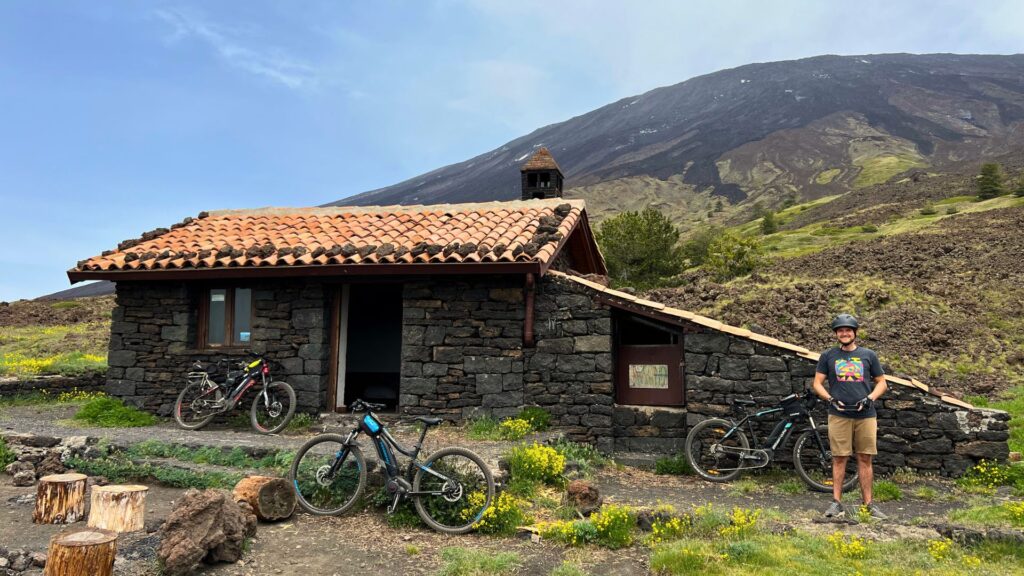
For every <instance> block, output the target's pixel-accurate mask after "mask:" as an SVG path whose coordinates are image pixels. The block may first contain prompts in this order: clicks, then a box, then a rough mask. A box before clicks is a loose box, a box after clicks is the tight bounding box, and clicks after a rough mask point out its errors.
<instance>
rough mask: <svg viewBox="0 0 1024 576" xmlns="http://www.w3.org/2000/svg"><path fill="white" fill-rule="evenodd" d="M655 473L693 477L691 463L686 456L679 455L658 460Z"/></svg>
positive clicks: (655, 464)
mask: <svg viewBox="0 0 1024 576" xmlns="http://www.w3.org/2000/svg"><path fill="white" fill-rule="evenodd" d="M654 473H655V474H672V475H674V476H691V475H693V468H691V467H690V461H689V460H687V459H686V456H684V455H682V454H677V455H675V456H665V457H663V458H658V460H657V461H656V462H655V463H654Z"/></svg>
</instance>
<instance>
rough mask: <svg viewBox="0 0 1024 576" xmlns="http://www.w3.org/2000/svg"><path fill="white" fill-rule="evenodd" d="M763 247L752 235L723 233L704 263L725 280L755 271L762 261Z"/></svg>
mask: <svg viewBox="0 0 1024 576" xmlns="http://www.w3.org/2000/svg"><path fill="white" fill-rule="evenodd" d="M762 253H763V247H762V246H761V243H760V242H759V241H758V240H757V239H756V238H752V237H742V236H736V235H734V234H723V235H722V236H720V237H718V238H717V239H715V241H714V242H713V243H712V244H711V246H710V247H709V248H708V257H707V260H706V261H705V263H704V265H705V266H706V267H707V268H708V270H710V271H711V273H712V274H713V275H714V277H715V279H716V280H718V281H719V282H724V281H726V280H730V279H732V278H737V277H739V276H745V275H747V274H750V273H751V272H753V271H754V270H755V269H756V268H757V267H758V266H760V265H761V263H762Z"/></svg>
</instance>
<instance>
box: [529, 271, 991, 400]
mask: <svg viewBox="0 0 1024 576" xmlns="http://www.w3.org/2000/svg"><path fill="white" fill-rule="evenodd" d="M548 274H551V275H553V276H557V277H559V278H564V279H566V280H569V281H571V282H575V283H577V284H581V285H583V286H586V287H587V288H590V289H592V290H595V291H597V292H600V293H602V294H604V295H606V296H608V297H610V299H611V301H613V302H614V301H620V302H623V303H628V304H631V305H633V306H642V307H644V308H647V309H649V310H650V311H652V312H655V313H658V314H659V315H660V316H663V317H668V318H666V320H668V319H671V318H679V319H682V320H688V321H690V322H693V323H694V324H697V325H700V326H704V327H705V328H710V329H712V330H716V331H718V332H724V333H726V334H731V335H733V336H736V337H738V338H743V339H746V340H750V341H753V342H758V343H760V344H764V345H766V346H772V347H775V348H780V349H782V350H786V351H787V352H792V353H794V354H796V355H797V356H800V357H801V358H806V359H808V360H813V361H817V360H818V357H819V356H821V355H820V354H818V353H817V352H812V351H811V350H808V349H807V348H804V347H803V346H797V345H796V344H790V343H788V342H783V341H782V340H778V339H776V338H772V337H771V336H765V335H763V334H757V333H755V332H751V331H750V330H747V329H746V328H738V327H736V326H730V325H728V324H723V323H722V322H719V321H718V320H713V319H711V318H708V317H706V316H701V315H700V314H694V313H693V312H688V311H686V310H681V309H679V308H672V307H669V306H665V305H664V304H661V303H659V302H653V301H651V300H644V299H643V298H639V297H637V296H634V295H632V294H627V293H626V292H622V291H619V290H613V289H611V288H608V287H607V286H603V285H601V284H598V283H597V282H592V281H590V280H587V279H586V278H580V277H579V276H574V275H571V274H565V273H564V272H558V271H556V270H550V271H548ZM885 379H886V381H887V382H889V383H890V384H899V385H901V386H908V387H910V388H916V389H918V390H920V391H922V392H925V393H927V394H930V395H932V396H935V397H937V398H939V399H940V400H942V401H943V402H946V403H947V404H952V405H954V406H958V407H960V408H968V409H972V410H973V409H974V406H973V405H971V404H969V403H967V402H964V401H963V400H960V399H958V398H954V397H952V396H950V395H948V394H943V393H941V392H939V391H938V390H935V389H934V388H932V387H930V386H928V385H927V384H925V383H923V382H920V381H918V380H917V379H916V378H910V379H907V378H900V377H899V376H891V375H888V374H887V375H886V376H885Z"/></svg>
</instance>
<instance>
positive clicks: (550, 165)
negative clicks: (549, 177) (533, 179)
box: [519, 148, 562, 172]
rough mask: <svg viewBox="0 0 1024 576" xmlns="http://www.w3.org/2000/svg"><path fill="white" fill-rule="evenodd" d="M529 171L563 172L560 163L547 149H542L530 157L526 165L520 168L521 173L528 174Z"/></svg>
mask: <svg viewBox="0 0 1024 576" xmlns="http://www.w3.org/2000/svg"><path fill="white" fill-rule="evenodd" d="M527 170H558V171H559V172H561V171H562V169H561V168H559V167H558V163H557V162H555V158H554V157H553V156H552V155H551V152H549V151H548V149H547V148H541V149H540V150H537V153H536V154H534V155H533V156H531V157H530V159H529V160H527V161H526V163H525V164H523V165H522V166H520V167H519V171H520V172H526V171H527Z"/></svg>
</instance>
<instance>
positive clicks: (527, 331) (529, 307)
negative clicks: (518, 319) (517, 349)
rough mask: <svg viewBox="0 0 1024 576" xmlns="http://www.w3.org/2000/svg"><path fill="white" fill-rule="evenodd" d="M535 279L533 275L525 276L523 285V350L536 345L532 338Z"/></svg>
mask: <svg viewBox="0 0 1024 576" xmlns="http://www.w3.org/2000/svg"><path fill="white" fill-rule="evenodd" d="M536 284H537V282H536V279H535V278H534V275H533V274H527V275H526V283H525V284H524V285H523V292H524V293H525V294H524V296H525V297H524V301H525V302H524V306H525V308H526V312H525V314H524V316H523V348H533V347H534V345H535V344H536V342H535V340H534V337H533V314H534V312H533V301H534V292H536Z"/></svg>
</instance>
